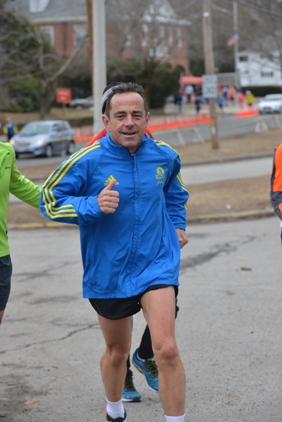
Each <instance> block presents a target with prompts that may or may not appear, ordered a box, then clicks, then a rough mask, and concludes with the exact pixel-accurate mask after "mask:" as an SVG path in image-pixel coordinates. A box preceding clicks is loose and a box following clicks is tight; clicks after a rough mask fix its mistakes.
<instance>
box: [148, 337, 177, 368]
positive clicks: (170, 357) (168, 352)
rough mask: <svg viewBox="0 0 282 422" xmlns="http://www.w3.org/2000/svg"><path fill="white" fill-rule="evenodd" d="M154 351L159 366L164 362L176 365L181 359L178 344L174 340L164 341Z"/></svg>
mask: <svg viewBox="0 0 282 422" xmlns="http://www.w3.org/2000/svg"><path fill="white" fill-rule="evenodd" d="M154 353H155V359H156V361H157V364H158V365H159V366H161V365H162V364H164V365H175V363H176V362H177V360H178V359H179V352H178V347H177V344H176V343H175V342H172V341H168V342H164V343H163V344H162V345H161V346H160V347H159V348H158V347H157V348H156V350H155V351H154Z"/></svg>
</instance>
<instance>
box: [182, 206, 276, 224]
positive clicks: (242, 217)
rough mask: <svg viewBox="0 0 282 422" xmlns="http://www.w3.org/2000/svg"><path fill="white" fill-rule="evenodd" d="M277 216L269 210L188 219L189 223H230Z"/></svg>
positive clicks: (207, 215) (208, 215)
mask: <svg viewBox="0 0 282 422" xmlns="http://www.w3.org/2000/svg"><path fill="white" fill-rule="evenodd" d="M273 216H276V214H275V212H274V210H273V209H272V208H267V209H265V210H251V211H238V212H232V213H222V214H206V215H199V216H191V217H189V216H188V217H187V220H186V221H187V223H193V224H196V223H211V222H224V221H226V222H228V221H235V220H247V219H255V218H256V219H258V218H265V217H273Z"/></svg>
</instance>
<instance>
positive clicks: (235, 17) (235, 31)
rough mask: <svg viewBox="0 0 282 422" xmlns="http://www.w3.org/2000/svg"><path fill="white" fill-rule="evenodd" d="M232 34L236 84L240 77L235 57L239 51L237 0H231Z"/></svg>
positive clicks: (238, 82) (238, 83)
mask: <svg viewBox="0 0 282 422" xmlns="http://www.w3.org/2000/svg"><path fill="white" fill-rule="evenodd" d="M233 34H234V35H235V37H236V38H235V42H234V71H235V78H236V85H237V87H238V85H240V78H239V75H238V66H237V57H238V51H239V34H238V4H237V0H233Z"/></svg>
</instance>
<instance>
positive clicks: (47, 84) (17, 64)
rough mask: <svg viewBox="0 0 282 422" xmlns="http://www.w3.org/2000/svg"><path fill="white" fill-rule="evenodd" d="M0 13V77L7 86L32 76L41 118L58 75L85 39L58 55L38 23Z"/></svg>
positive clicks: (51, 98) (8, 13) (71, 59)
mask: <svg viewBox="0 0 282 422" xmlns="http://www.w3.org/2000/svg"><path fill="white" fill-rule="evenodd" d="M2 1H3V0H2ZM4 12H5V13H3V14H1V16H0V28H1V31H0V49H1V50H2V53H3V55H2V61H1V66H0V75H1V78H3V80H5V83H6V84H7V85H8V86H9V85H10V84H12V83H15V82H17V81H20V80H25V79H26V78H27V77H32V78H34V80H36V83H37V87H38V93H39V112H40V117H41V118H44V116H45V114H46V112H47V111H48V110H49V108H50V105H51V103H52V101H53V100H54V98H55V90H56V86H57V80H58V77H59V76H60V75H62V74H63V73H64V72H65V71H66V69H67V68H68V67H69V66H70V64H71V63H72V61H73V60H74V58H75V57H76V55H77V54H78V53H79V51H80V50H81V47H82V45H83V44H84V43H85V42H86V38H85V39H82V41H81V43H80V44H79V45H78V46H77V48H76V49H75V50H74V52H73V54H72V55H71V56H70V57H63V56H59V55H58V54H56V52H55V51H54V49H53V48H52V47H51V45H50V43H49V40H48V39H47V38H46V36H45V35H44V34H43V33H42V32H41V30H40V28H39V27H38V26H36V25H32V23H31V22H30V21H29V20H28V19H27V18H26V17H23V16H20V15H17V14H15V13H14V12H13V11H9V10H7V9H5V10H4Z"/></svg>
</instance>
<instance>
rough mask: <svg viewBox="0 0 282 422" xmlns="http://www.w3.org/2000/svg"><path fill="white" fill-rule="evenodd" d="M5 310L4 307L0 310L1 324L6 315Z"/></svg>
mask: <svg viewBox="0 0 282 422" xmlns="http://www.w3.org/2000/svg"><path fill="white" fill-rule="evenodd" d="M4 311H5V309H3V311H0V324H1V322H2V319H3V316H4Z"/></svg>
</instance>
